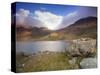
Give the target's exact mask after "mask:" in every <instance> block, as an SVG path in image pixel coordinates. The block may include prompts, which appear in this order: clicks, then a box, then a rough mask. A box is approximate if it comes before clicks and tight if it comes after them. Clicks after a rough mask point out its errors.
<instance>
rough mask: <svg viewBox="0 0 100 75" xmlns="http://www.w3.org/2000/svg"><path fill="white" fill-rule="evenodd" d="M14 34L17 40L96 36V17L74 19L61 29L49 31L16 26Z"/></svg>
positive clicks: (67, 38)
mask: <svg viewBox="0 0 100 75" xmlns="http://www.w3.org/2000/svg"><path fill="white" fill-rule="evenodd" d="M16 30H17V32H16V35H17V39H18V40H24V39H25V40H29V39H33V40H69V39H77V38H84V37H88V38H94V39H96V37H97V18H96V17H86V18H82V19H80V20H78V21H76V22H75V23H74V24H72V25H69V26H68V27H65V28H63V29H59V30H56V31H51V30H49V29H47V28H45V27H40V28H38V27H25V26H21V25H19V26H17V27H16Z"/></svg>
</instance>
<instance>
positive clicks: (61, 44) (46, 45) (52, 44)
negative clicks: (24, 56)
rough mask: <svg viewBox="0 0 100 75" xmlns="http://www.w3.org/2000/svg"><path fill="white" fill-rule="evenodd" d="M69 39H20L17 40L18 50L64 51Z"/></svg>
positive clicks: (26, 51)
mask: <svg viewBox="0 0 100 75" xmlns="http://www.w3.org/2000/svg"><path fill="white" fill-rule="evenodd" d="M67 46H68V42H67V41H20V42H16V52H25V53H36V52H39V51H54V52H63V51H65V48H66V47H67Z"/></svg>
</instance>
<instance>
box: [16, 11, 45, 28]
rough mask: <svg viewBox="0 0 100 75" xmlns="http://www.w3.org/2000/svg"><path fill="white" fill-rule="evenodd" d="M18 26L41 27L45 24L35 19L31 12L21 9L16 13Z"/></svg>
mask: <svg viewBox="0 0 100 75" xmlns="http://www.w3.org/2000/svg"><path fill="white" fill-rule="evenodd" d="M16 25H24V26H32V27H34V26H37V27H41V26H43V23H42V22H40V21H39V20H36V19H34V14H33V13H31V12H30V11H29V10H25V9H19V10H18V12H17V13H16Z"/></svg>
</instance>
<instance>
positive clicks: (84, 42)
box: [65, 38, 97, 69]
mask: <svg viewBox="0 0 100 75" xmlns="http://www.w3.org/2000/svg"><path fill="white" fill-rule="evenodd" d="M65 51H66V53H67V54H68V55H69V56H72V57H78V56H81V57H83V59H82V60H81V61H80V68H82V69H84V68H96V67H97V44H96V40H95V39H91V38H81V39H75V40H72V41H71V43H70V45H69V46H68V47H67V48H66V50H65Z"/></svg>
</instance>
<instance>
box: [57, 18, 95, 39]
mask: <svg viewBox="0 0 100 75" xmlns="http://www.w3.org/2000/svg"><path fill="white" fill-rule="evenodd" d="M57 32H58V33H62V35H63V34H64V35H66V36H67V34H68V35H69V36H70V35H71V36H73V38H74V37H76V38H80V37H89V38H96V36H97V18H96V17H86V18H83V19H80V20H78V21H76V22H75V23H74V24H72V25H69V26H68V27H66V28H63V29H60V30H58V31H57Z"/></svg>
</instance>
